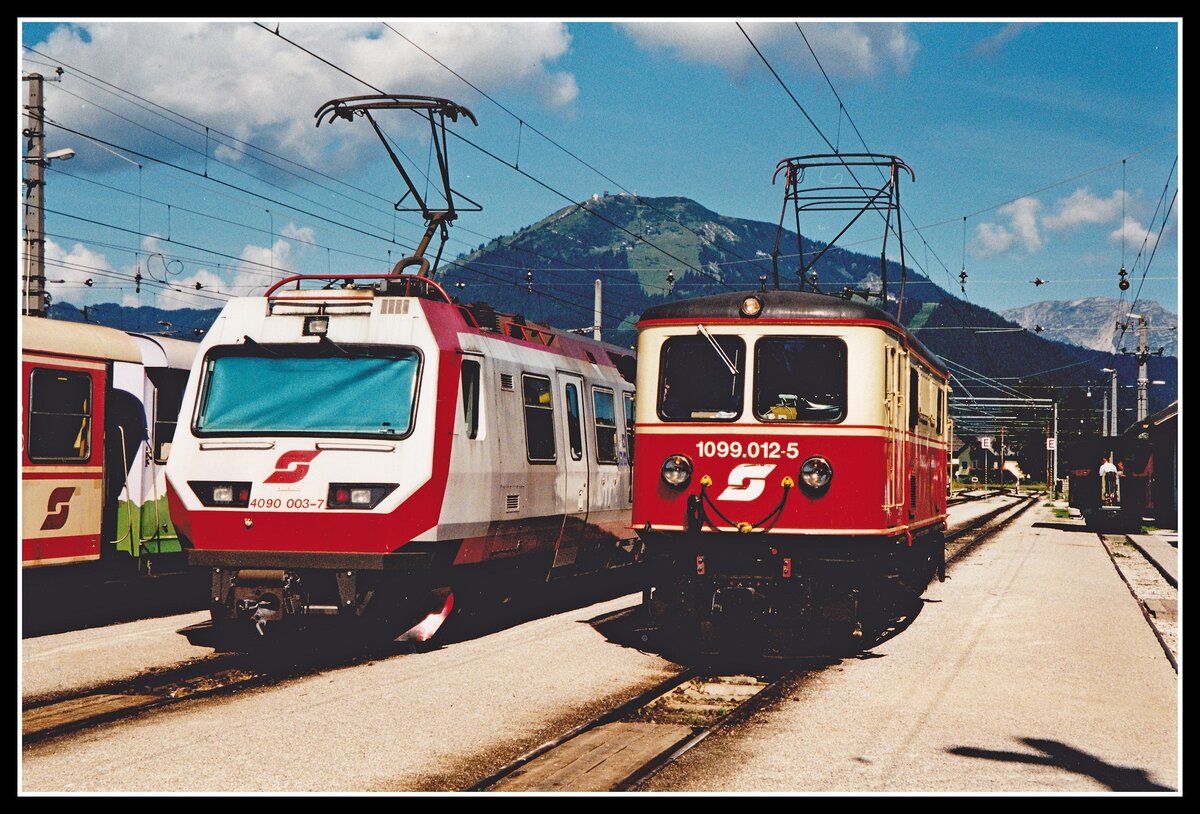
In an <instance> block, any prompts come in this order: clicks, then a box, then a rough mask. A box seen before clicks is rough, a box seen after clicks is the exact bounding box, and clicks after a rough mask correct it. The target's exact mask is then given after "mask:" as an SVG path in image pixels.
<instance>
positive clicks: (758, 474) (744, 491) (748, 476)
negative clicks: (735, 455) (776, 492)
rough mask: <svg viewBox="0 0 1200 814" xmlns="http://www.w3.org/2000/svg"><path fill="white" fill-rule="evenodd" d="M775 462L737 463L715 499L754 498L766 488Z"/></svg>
mask: <svg viewBox="0 0 1200 814" xmlns="http://www.w3.org/2000/svg"><path fill="white" fill-rule="evenodd" d="M774 470H775V464H738V465H737V466H735V467H734V468H733V469H732V470H730V472H729V485H728V486H727V487H725V491H724V492H722V493H721V494H720V495H718V496H717V500H740V501H750V500H756V499H757V498H758V497H759V496H760V495H762V493H763V492H764V491H766V488H767V476H768V475H770V474H771V473H772V472H773V471H774Z"/></svg>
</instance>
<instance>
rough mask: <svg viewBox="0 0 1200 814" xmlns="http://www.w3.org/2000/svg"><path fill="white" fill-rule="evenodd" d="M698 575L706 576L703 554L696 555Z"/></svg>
mask: <svg viewBox="0 0 1200 814" xmlns="http://www.w3.org/2000/svg"><path fill="white" fill-rule="evenodd" d="M696 573H697V574H698V575H699V576H704V555H703V554H697V555H696Z"/></svg>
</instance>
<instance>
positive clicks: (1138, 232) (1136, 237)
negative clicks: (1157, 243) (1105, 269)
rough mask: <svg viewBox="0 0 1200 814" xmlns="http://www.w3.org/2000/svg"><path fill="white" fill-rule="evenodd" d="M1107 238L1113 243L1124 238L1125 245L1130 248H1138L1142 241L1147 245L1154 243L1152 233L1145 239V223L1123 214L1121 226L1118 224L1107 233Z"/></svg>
mask: <svg viewBox="0 0 1200 814" xmlns="http://www.w3.org/2000/svg"><path fill="white" fill-rule="evenodd" d="M1108 239H1109V240H1111V241H1113V242H1115V243H1120V242H1121V241H1122V240H1124V241H1125V245H1126V246H1127V247H1129V248H1131V249H1140V248H1141V247H1142V243H1143V242H1145V243H1146V245H1147V246H1153V245H1154V235H1151V236H1150V240H1149V241H1146V225H1145V224H1144V223H1142V222H1140V221H1139V220H1137V219H1136V218H1133V217H1131V216H1129V215H1126V216H1125V222H1124V224H1122V226H1118V227H1117V228H1116V229H1113V230H1112V231H1111V232H1109V233H1108Z"/></svg>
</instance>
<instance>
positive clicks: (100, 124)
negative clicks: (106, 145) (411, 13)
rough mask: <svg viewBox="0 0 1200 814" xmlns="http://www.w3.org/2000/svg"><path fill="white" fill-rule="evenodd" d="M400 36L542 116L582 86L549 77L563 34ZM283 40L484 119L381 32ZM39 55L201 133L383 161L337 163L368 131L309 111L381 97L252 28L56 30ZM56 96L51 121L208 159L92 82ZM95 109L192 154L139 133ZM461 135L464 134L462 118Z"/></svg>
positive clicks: (420, 29) (480, 27)
mask: <svg viewBox="0 0 1200 814" xmlns="http://www.w3.org/2000/svg"><path fill="white" fill-rule="evenodd" d="M393 26H394V27H395V28H396V29H397V30H398V31H401V32H403V33H404V34H405V35H407V36H408V37H410V38H411V39H412V40H413V41H414V42H416V43H418V44H419V45H421V46H422V47H423V48H425V49H426V50H428V51H429V52H430V53H432V54H434V55H435V56H437V57H438V58H439V59H441V60H442V61H443V62H445V63H446V64H447V65H448V66H449V67H451V68H453V69H454V70H456V71H458V72H459V73H461V74H462V75H463V76H464V77H466V78H467V79H470V80H471V81H473V82H474V83H475V84H477V85H479V86H480V87H481V88H483V89H484V90H487V91H489V92H494V91H501V90H505V91H511V92H513V93H516V94H521V95H524V96H526V97H527V98H529V99H530V100H531V101H532V102H533V103H535V104H538V105H541V106H543V107H546V108H562V107H564V106H568V105H570V104H571V103H572V102H573V101H574V99H575V98H576V96H577V95H578V88H577V86H576V84H575V80H574V77H573V76H571V75H570V74H569V73H565V72H562V71H555V70H553V68H552V64H553V63H554V62H555V61H556V60H558V59H559V58H560V57H562V56H563V55H564V54H565V53H566V52H567V50H568V49H569V47H570V42H571V38H570V34H569V33H568V31H567V28H566V25H565V24H563V23H559V22H552V21H509V22H496V21H462V20H441V21H438V20H408V21H404V22H396V23H394V24H393ZM272 27H273V25H272ZM82 31H86V34H87V37H88V41H85V39H84V37H83V36H82V35H81V32H82ZM280 33H281V34H283V35H285V36H287V37H288V38H290V39H292V40H295V41H296V42H298V43H300V44H301V45H303V46H305V47H306V48H309V49H311V50H312V51H314V52H315V53H317V54H320V55H321V56H323V57H325V58H326V59H328V60H329V61H331V62H333V63H335V64H337V65H339V66H341V67H343V68H344V69H345V70H347V71H349V72H350V73H352V74H354V75H356V76H359V77H362V78H363V79H364V80H366V81H368V82H370V83H372V84H374V85H376V86H378V87H379V88H381V89H383V90H384V91H388V92H395V93H418V94H422V95H430V96H444V97H448V98H451V99H454V100H455V101H459V102H461V103H463V104H467V105H468V107H475V108H478V106H479V102H480V101H481V100H480V97H479V96H478V95H477V94H476V93H474V91H470V90H468V89H467V88H466V87H465V86H464V85H463V83H462V81H461V80H459V79H457V78H456V77H454V76H453V75H452V74H451V73H450V72H449V71H447V70H446V69H445V68H443V67H441V66H440V65H438V64H437V63H436V62H434V61H433V60H432V59H430V58H429V57H428V56H426V55H425V54H423V53H421V52H420V51H419V50H417V49H416V48H414V47H413V46H412V45H410V44H409V43H407V42H405V41H404V40H403V39H401V38H400V37H399V36H397V35H396V34H394V33H393V32H391V31H389V30H387V29H386V28H384V27H383V26H382V25H379V24H377V23H334V22H329V23H327V22H284V23H282V24H281V25H280ZM37 49H38V51H40V52H43V53H45V54H47V55H49V56H50V58H51V59H53V60H55V61H61V62H63V63H65V64H67V65H71V66H77V67H78V68H79V69H80V70H81V71H86V72H88V73H90V74H93V75H95V76H98V77H100V78H102V79H103V80H105V81H106V82H110V83H112V84H113V85H116V86H119V87H121V88H125V89H127V90H129V91H131V92H133V93H136V94H138V95H139V96H142V97H144V98H146V99H149V100H151V101H152V102H155V103H157V104H161V105H163V106H165V107H167V108H170V109H171V110H173V111H177V112H178V113H179V114H181V115H183V116H187V117H190V118H191V119H194V120H195V121H198V122H201V123H202V125H207V126H209V127H212V128H216V129H220V130H222V131H224V132H226V133H230V134H232V135H233V136H235V137H237V138H240V139H246V140H249V141H252V142H253V143H255V144H256V145H259V146H262V147H265V148H267V149H270V150H272V151H274V152H278V153H280V154H282V155H285V156H287V157H289V158H295V159H297V160H300V161H304V162H313V161H315V160H317V159H318V157H320V156H322V155H324V159H323V160H324V162H325V165H326V167H330V164H329V162H330V161H331V160H338V161H342V162H345V163H347V164H348V163H352V162H357V161H360V160H374V158H375V157H376V153H375V151H374V150H355V149H344V150H340V151H338V152H337V153H336V156H335V157H334V158H332V159H331V158H330V156H331V155H333V153H332V152H329V151H327V148H330V147H331V146H332V145H333V144H334V143H335V141H340V142H342V143H343V144H350V145H355V144H359V145H365V143H366V142H367V141H371V140H374V138H375V135H374V133H373V132H371V128H370V127H369V126H366V125H365V124H364V125H361V126H360V125H359V124H358V123H355V124H354V126H349V125H348V124H347V123H346V122H343V121H339V122H335V123H334V124H332V125H327V127H328V130H326V127H322V128H321V130H320V132H317V131H316V130H315V128H314V126H313V125H314V119H313V113H314V112H315V111H316V110H317V108H318V106H320V105H321V104H323V103H324V102H326V101H328V100H330V99H334V98H337V97H342V96H352V95H357V94H368V93H372V91H371V90H369V89H367V88H365V87H364V86H362V85H361V84H359V83H358V82H356V81H355V80H353V79H351V78H349V77H347V76H345V75H343V74H341V73H339V72H338V71H337V70H335V69H333V68H330V67H329V66H328V65H325V64H323V63H321V62H319V61H318V60H316V59H314V58H313V57H311V56H309V55H308V54H305V53H303V52H302V51H300V50H299V49H297V48H295V47H293V46H291V45H289V44H288V43H286V42H284V41H283V40H281V39H279V38H277V37H275V36H274V35H272V34H271V33H269V32H267V31H264V30H263V29H261V28H259V27H257V26H255V25H254V24H253V23H251V22H236V23H235V22H176V21H169V22H123V21H117V22H96V23H82V24H79V25H75V26H71V27H66V26H63V27H60V28H58V29H56V30H55V31H54V32H52V33H51V35H50V37H49V38H48V39H47V41H46V42H45V43H43V44H42V45H39V46H38V47H37ZM60 91H61V92H60ZM65 92H70V93H73V94H78V96H82V97H84V98H83V99H80V98H77V97H75V96H69V95H66V93H65ZM46 97H47V109H48V110H49V111H52V115H53V118H55V119H56V120H58V121H60V122H62V123H64V124H66V125H68V126H70V127H72V128H74V129H78V130H81V131H83V132H85V133H88V134H89V135H92V136H93V137H97V138H101V139H105V140H110V141H113V142H115V143H118V144H124V145H129V146H130V147H132V148H134V149H140V150H142V151H144V152H148V153H150V154H152V155H154V156H156V157H162V158H168V159H172V160H174V159H179V160H184V159H186V162H187V165H188V166H191V167H199V166H200V165H201V164H202V162H203V160H204V159H203V152H204V149H205V136H204V132H203V129H202V128H196V126H195V125H190V124H186V123H184V122H181V121H178V120H177V119H175V117H173V116H171V115H170V114H166V118H162V117H159V116H156V115H154V114H153V113H150V112H147V111H146V110H144V109H140V108H137V107H134V106H132V105H130V104H129V103H128V102H126V101H124V100H122V99H120V98H117V97H115V96H113V95H110V94H108V93H105V92H103V91H101V90H98V89H97V88H95V87H94V86H93V85H91V84H88V83H86V82H84V81H82V78H81V77H79V76H78V74H76V73H75V72H74V71H73V70H72V69H70V68H68V69H67V73H66V74H65V75H64V77H63V82H62V84H61V85H56V84H53V83H48V84H47V86H46ZM99 105H103V106H104V107H107V108H109V109H111V110H113V111H114V112H116V113H119V114H121V115H124V116H128V117H129V118H132V119H134V120H135V121H137V122H139V123H142V124H144V125H146V126H147V127H151V128H153V129H155V130H157V131H159V132H160V133H162V134H163V135H164V136H167V137H169V138H170V139H174V140H176V141H178V142H182V143H183V144H186V145H187V146H188V147H189V148H191V150H192V151H194V152H190V153H189V151H188V150H185V149H184V148H182V147H180V146H179V145H178V144H173V143H171V142H170V141H168V140H166V139H164V138H163V137H161V136H157V135H154V134H152V133H150V132H148V131H146V130H142V129H139V128H137V127H135V126H131V125H130V124H129V123H128V122H125V121H121V120H120V119H117V118H115V117H114V116H113V115H111V114H109V113H107V112H105V111H103V110H101V109H100V108H99ZM476 112H477V113H478V112H479V111H478V110H477V111H476ZM384 115H385V116H388V117H389V119H392V120H394V125H393V128H394V129H393V130H392V135H393V136H395V135H396V134H397V133H400V132H401V131H402V130H403V129H404V128H410V129H409V132H410V133H411V134H417V133H418V132H419V131H418V130H417V129H416V128H414V127H413V126H412V125H410V124H408V123H407V122H406V121H405V119H407V120H411V121H413V122H414V123H415V124H419V123H420V122H419V121H417V120H416V117H415V116H407V117H403V116H402V115H401V113H400V112H398V111H389V112H387V113H385V114H384ZM381 118H382V117H381ZM452 126H454V125H452ZM458 126H459V127H462V126H463V125H462V122H461V121H460V123H459V125H458ZM470 126H471V125H470V124H469V123H467V124H466V127H468V128H469V127H470ZM197 129H199V132H196V130H197ZM330 131H332V132H330ZM217 140H218V139H216V138H215V137H214V138H213V139H211V140H210V141H209V143H208V154H209V156H210V160H211V158H212V157H216V158H219V159H221V160H224V161H229V162H242V163H246V164H250V163H252V162H247V161H246V159H245V157H244V156H243V155H241V152H240V149H239V148H238V147H237V146H232V147H230V146H220V145H219V144H218V143H216V141H217ZM74 146H75V148H76V150H77V151H78V156H79V158H78V160H82V161H86V162H90V163H92V164H94V165H101V164H103V165H105V166H108V165H115V163H116V161H117V159H115V158H113V157H112V156H111V155H109V154H108V153H106V152H104V151H102V150H101V149H100V148H94V149H93V148H91V147H89V146H88V145H87V144H86V142H85V143H84V144H83V145H82V146H81V145H78V144H76V145H74ZM376 146H377V145H376ZM330 168H331V169H336V168H335V167H330Z"/></svg>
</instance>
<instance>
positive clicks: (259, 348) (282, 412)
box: [195, 343, 421, 437]
mask: <svg viewBox="0 0 1200 814" xmlns="http://www.w3.org/2000/svg"><path fill="white" fill-rule="evenodd" d="M222 350H223V351H225V352H221V351H218V352H217V353H214V354H213V355H211V356H210V357H209V358H208V359H207V361H206V363H205V380H204V385H203V392H202V393H201V397H200V410H199V414H198V415H197V417H196V425H195V426H196V432H197V433H199V434H201V435H210V434H212V435H355V436H370V437H379V436H386V437H402V436H405V435H407V434H408V433H409V431H410V430H411V429H412V423H413V417H414V412H415V408H416V398H417V382H418V376H419V374H420V371H421V356H420V354H419V353H418V352H417V351H416V349H413V348H394V347H388V348H383V349H381V348H378V347H364V346H337V345H333V343H322V344H321V345H316V346H312V345H305V346H303V347H301V348H297V347H296V346H281V345H258V344H248V345H246V346H240V347H238V348H236V349H222Z"/></svg>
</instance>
